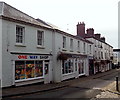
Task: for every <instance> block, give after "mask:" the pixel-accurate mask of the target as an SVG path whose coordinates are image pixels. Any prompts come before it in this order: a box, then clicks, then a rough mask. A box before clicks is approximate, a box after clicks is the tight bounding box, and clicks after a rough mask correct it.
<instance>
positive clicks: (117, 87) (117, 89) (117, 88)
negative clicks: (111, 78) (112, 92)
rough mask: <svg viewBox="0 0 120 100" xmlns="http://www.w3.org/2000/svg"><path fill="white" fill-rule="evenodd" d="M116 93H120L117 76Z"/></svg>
mask: <svg viewBox="0 0 120 100" xmlns="http://www.w3.org/2000/svg"><path fill="white" fill-rule="evenodd" d="M116 91H119V86H118V76H116Z"/></svg>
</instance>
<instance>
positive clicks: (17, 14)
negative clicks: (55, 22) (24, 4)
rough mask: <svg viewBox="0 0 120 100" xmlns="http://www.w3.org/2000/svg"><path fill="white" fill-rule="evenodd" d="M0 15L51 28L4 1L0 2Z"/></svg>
mask: <svg viewBox="0 0 120 100" xmlns="http://www.w3.org/2000/svg"><path fill="white" fill-rule="evenodd" d="M0 16H2V17H3V18H4V17H5V18H11V19H13V20H19V21H24V22H27V23H31V24H36V25H40V26H42V27H46V28H51V27H50V26H48V25H46V24H44V23H42V22H38V21H37V20H36V19H35V18H33V17H31V16H29V15H27V14H25V13H23V12H22V11H20V10H18V9H16V8H14V7H12V6H10V5H8V4H6V3H5V2H0Z"/></svg>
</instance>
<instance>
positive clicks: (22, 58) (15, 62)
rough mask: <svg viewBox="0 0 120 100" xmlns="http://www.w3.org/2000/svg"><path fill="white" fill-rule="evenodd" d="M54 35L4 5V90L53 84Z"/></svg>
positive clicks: (0, 7)
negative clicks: (39, 84)
mask: <svg viewBox="0 0 120 100" xmlns="http://www.w3.org/2000/svg"><path fill="white" fill-rule="evenodd" d="M52 34H53V30H52V29H51V27H50V26H48V25H46V24H44V23H42V22H38V21H37V20H36V19H34V18H32V17H31V16H29V15H27V14H25V13H23V12H21V11H19V10H17V9H16V8H13V7H11V6H10V5H8V4H6V3H4V2H0V37H1V39H0V40H1V42H0V46H1V48H0V51H1V52H0V53H2V54H1V55H2V60H1V62H2V63H1V64H2V66H1V67H2V68H1V69H2V70H1V71H2V72H1V73H2V75H1V79H2V87H7V86H12V85H23V84H31V83H36V82H44V83H49V82H50V81H53V79H52V48H53V44H52V42H51V41H52Z"/></svg>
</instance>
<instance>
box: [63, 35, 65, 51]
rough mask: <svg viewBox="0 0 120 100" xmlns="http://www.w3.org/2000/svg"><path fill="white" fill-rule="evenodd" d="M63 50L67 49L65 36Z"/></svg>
mask: <svg viewBox="0 0 120 100" xmlns="http://www.w3.org/2000/svg"><path fill="white" fill-rule="evenodd" d="M63 48H64V49H66V37H65V36H63Z"/></svg>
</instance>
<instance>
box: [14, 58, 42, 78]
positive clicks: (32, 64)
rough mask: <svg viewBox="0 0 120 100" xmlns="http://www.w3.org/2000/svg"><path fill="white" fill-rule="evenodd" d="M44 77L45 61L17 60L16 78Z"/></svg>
mask: <svg viewBox="0 0 120 100" xmlns="http://www.w3.org/2000/svg"><path fill="white" fill-rule="evenodd" d="M36 77H43V61H37V60H36V61H15V80H22V79H29V78H36Z"/></svg>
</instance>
